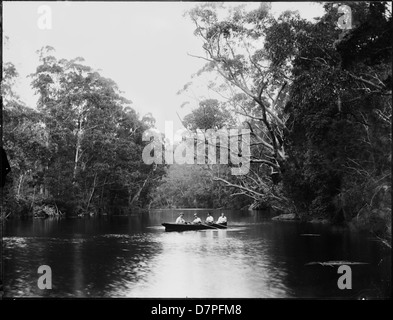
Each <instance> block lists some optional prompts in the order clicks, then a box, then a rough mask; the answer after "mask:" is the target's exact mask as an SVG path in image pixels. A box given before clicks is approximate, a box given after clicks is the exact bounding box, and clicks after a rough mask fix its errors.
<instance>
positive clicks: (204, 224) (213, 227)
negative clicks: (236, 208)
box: [201, 223, 219, 229]
mask: <svg viewBox="0 0 393 320" xmlns="http://www.w3.org/2000/svg"><path fill="white" fill-rule="evenodd" d="M201 225H203V226H205V227H209V228H212V229H219V228H217V227H215V226H212V225H210V224H206V223H201Z"/></svg>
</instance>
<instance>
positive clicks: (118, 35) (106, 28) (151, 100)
mask: <svg viewBox="0 0 393 320" xmlns="http://www.w3.org/2000/svg"><path fill="white" fill-rule="evenodd" d="M43 5H44V6H47V7H46V8H48V7H49V9H50V13H51V28H50V29H42V28H40V27H39V26H40V23H41V25H42V22H43V19H42V17H43V13H44V11H41V10H44V9H43V7H42V6H43ZM195 5H196V3H195V2H70V1H64V2H38V1H37V2H11V1H4V2H3V37H4V36H8V37H9V41H8V42H7V43H6V44H5V45H3V62H12V63H14V65H15V66H16V68H17V71H18V73H19V78H18V81H17V84H16V87H15V91H16V92H17V93H18V94H19V95H20V97H21V100H22V101H24V102H25V103H26V105H27V106H29V107H35V105H36V102H37V99H38V97H37V96H36V95H35V94H34V91H33V89H31V87H30V82H31V79H30V78H28V77H27V75H29V74H31V73H34V72H35V70H36V67H37V66H38V55H37V53H36V51H37V50H38V49H40V48H42V47H43V46H45V45H50V46H52V47H54V48H55V50H56V51H55V56H56V57H57V58H58V59H61V58H65V59H73V58H76V57H83V58H84V59H85V63H86V64H87V65H89V66H91V67H93V68H94V69H98V70H100V73H101V74H102V75H103V76H105V77H108V78H111V79H112V80H114V81H115V82H116V83H117V84H118V86H119V88H120V90H121V91H123V96H124V97H126V98H127V99H130V100H131V101H133V104H132V107H133V108H134V109H135V110H136V111H137V112H138V114H139V115H140V117H142V116H143V115H145V114H147V113H149V112H150V113H152V114H153V117H154V118H155V119H156V121H157V122H156V127H157V128H158V130H160V131H161V132H164V130H165V121H173V123H174V130H175V131H176V130H178V129H180V128H181V127H182V126H181V122H180V120H179V116H180V117H181V118H183V117H184V116H185V115H186V114H187V113H189V112H190V111H191V109H192V108H195V107H197V104H198V101H199V100H200V99H202V98H207V97H209V96H210V93H209V91H208V89H207V88H204V85H203V78H202V82H199V83H202V86H199V88H200V91H196V92H195V91H194V92H192V94H191V95H190V94H186V93H184V94H182V95H177V92H178V91H179V90H180V89H182V88H183V86H184V85H185V84H186V83H188V82H189V81H191V75H192V74H194V73H196V72H197V71H198V70H199V69H200V68H202V66H203V65H204V61H203V60H201V59H197V58H193V57H191V56H189V55H188V54H193V55H201V56H203V55H204V53H203V49H202V43H201V41H200V40H199V39H198V38H197V37H195V36H194V34H193V32H194V25H193V24H192V23H191V21H190V20H189V19H188V18H187V17H185V16H184V13H185V11H187V10H189V9H191V8H193V7H194V6H195ZM233 5H236V4H235V3H234V4H233ZM258 5H259V4H258V3H255V2H254V3H249V6H253V7H256V6H258ZM45 10H46V9H45ZM284 10H298V11H299V13H300V15H301V16H302V17H304V18H307V19H310V20H311V19H312V18H314V17H317V16H321V15H322V14H323V9H322V7H321V5H319V4H317V3H312V2H306V3H304V2H274V3H272V13H274V14H275V15H276V16H277V15H278V14H279V13H280V12H282V11H284ZM45 12H46V13H47V12H48V11H45ZM3 44H4V39H3ZM186 101H189V102H190V103H189V104H188V105H187V106H186V107H183V108H181V105H182V104H183V103H184V102H186ZM178 115H179V116H178Z"/></svg>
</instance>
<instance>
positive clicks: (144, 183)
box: [130, 173, 150, 206]
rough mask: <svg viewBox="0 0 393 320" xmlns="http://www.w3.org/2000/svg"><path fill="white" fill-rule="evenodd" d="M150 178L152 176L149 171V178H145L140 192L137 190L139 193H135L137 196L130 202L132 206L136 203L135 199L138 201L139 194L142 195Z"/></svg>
mask: <svg viewBox="0 0 393 320" xmlns="http://www.w3.org/2000/svg"><path fill="white" fill-rule="evenodd" d="M149 178H150V173H149V175H148V176H147V178H146V179H145V181H144V182H143V184H142V186H141V187H140V188H139V190H138V192H137V193H136V194H135V196H134V197H133V198H132V200H131V202H130V206H132V205H133V204H134V203H135V201H137V200H138V199H139V196H140V194H141V192H142V189H143V188H144V187H145V185H146V183H147V181H148V180H149Z"/></svg>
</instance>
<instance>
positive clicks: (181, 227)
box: [162, 223, 227, 231]
mask: <svg viewBox="0 0 393 320" xmlns="http://www.w3.org/2000/svg"><path fill="white" fill-rule="evenodd" d="M162 225H163V226H164V227H165V231H187V230H205V229H226V228H227V224H226V223H221V224H217V223H212V224H205V223H200V224H192V223H179V224H176V223H163V224H162Z"/></svg>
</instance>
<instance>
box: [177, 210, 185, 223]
mask: <svg viewBox="0 0 393 320" xmlns="http://www.w3.org/2000/svg"><path fill="white" fill-rule="evenodd" d="M183 216H184V214H183V212H181V213H180V214H179V216H178V217H177V219H176V224H184V223H186V221H185V220H184V219H183Z"/></svg>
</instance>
